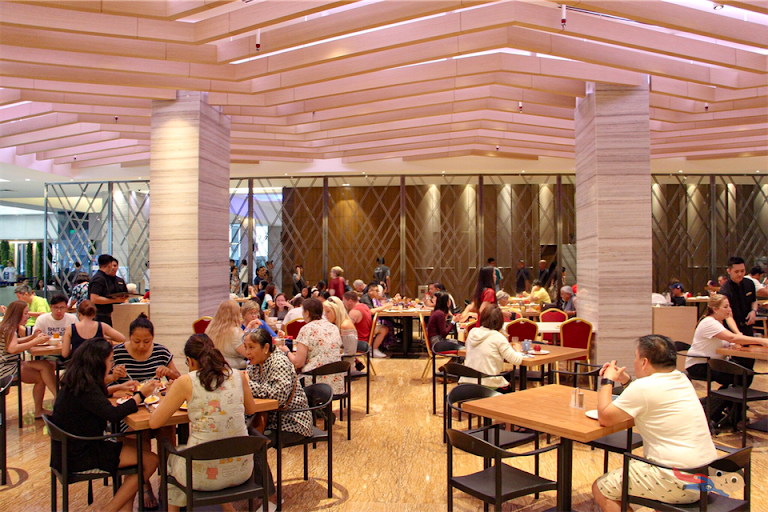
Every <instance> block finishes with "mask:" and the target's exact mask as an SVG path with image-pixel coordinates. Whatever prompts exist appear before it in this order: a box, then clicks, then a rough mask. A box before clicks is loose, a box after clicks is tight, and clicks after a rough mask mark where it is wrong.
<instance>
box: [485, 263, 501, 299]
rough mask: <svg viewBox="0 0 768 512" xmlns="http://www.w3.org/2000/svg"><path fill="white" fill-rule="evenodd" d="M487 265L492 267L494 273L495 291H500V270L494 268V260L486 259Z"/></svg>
mask: <svg viewBox="0 0 768 512" xmlns="http://www.w3.org/2000/svg"><path fill="white" fill-rule="evenodd" d="M488 265H490V266H492V267H493V271H494V272H495V273H496V291H497V292H498V291H499V290H501V278H502V276H501V270H499V267H497V266H496V258H488Z"/></svg>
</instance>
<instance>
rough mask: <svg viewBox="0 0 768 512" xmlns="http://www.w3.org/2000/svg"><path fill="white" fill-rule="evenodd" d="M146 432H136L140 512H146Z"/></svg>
mask: <svg viewBox="0 0 768 512" xmlns="http://www.w3.org/2000/svg"><path fill="white" fill-rule="evenodd" d="M143 433H144V431H143V430H139V431H138V432H136V465H137V466H138V469H139V470H138V473H139V474H138V477H139V490H138V492H137V494H138V495H139V512H144V465H143V464H144V461H143V458H144V456H143V455H142V452H143V451H144V450H143V448H144V435H143Z"/></svg>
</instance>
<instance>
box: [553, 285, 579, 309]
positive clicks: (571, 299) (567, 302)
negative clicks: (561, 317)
mask: <svg viewBox="0 0 768 512" xmlns="http://www.w3.org/2000/svg"><path fill="white" fill-rule="evenodd" d="M557 307H558V309H561V310H563V311H565V314H566V315H568V316H576V296H575V294H574V293H573V288H571V287H570V286H563V287H562V288H560V299H558V301H557Z"/></svg>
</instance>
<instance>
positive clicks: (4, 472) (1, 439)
mask: <svg viewBox="0 0 768 512" xmlns="http://www.w3.org/2000/svg"><path fill="white" fill-rule="evenodd" d="M11 382H13V374H11V375H6V376H5V377H3V378H2V379H0V485H6V484H7V483H8V454H7V453H6V447H7V437H6V434H7V432H6V430H7V429H8V416H7V415H6V413H5V397H6V395H7V394H8V391H9V390H10V387H11Z"/></svg>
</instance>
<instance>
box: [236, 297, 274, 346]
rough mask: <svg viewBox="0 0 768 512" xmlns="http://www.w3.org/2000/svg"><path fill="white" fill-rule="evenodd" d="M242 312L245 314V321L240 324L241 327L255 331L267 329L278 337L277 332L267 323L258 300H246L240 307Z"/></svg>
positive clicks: (245, 330)
mask: <svg viewBox="0 0 768 512" xmlns="http://www.w3.org/2000/svg"><path fill="white" fill-rule="evenodd" d="M240 314H241V315H242V316H243V322H242V323H241V324H240V328H241V329H242V330H243V331H244V332H247V331H254V330H256V329H266V330H267V332H269V334H271V335H272V337H273V338H276V337H277V333H275V331H274V330H272V328H271V327H270V326H269V325H268V324H267V319H266V317H265V316H264V311H262V309H261V306H259V304H258V303H257V302H254V301H252V300H248V301H245V302H244V303H243V305H242V307H241V308H240Z"/></svg>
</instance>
